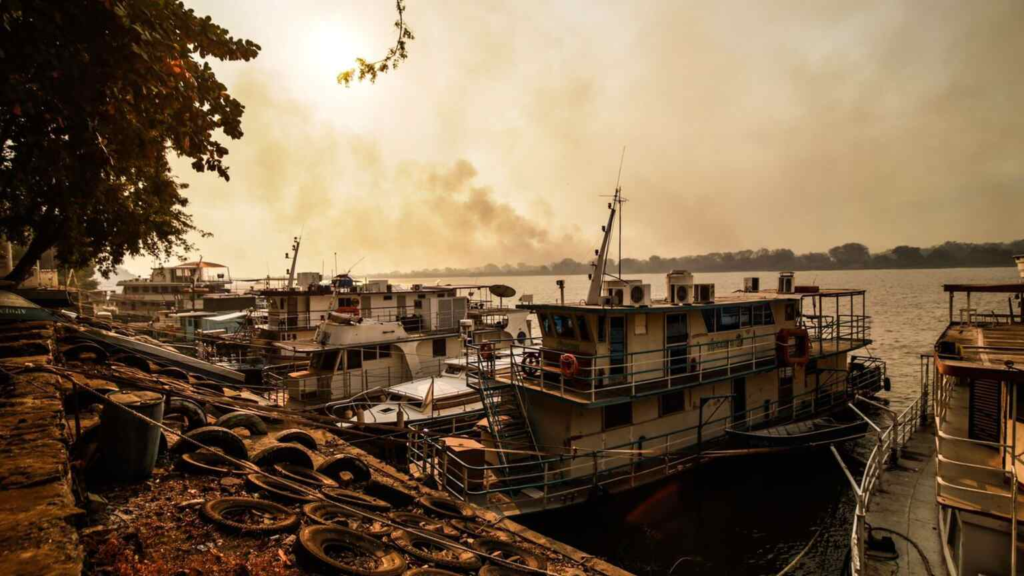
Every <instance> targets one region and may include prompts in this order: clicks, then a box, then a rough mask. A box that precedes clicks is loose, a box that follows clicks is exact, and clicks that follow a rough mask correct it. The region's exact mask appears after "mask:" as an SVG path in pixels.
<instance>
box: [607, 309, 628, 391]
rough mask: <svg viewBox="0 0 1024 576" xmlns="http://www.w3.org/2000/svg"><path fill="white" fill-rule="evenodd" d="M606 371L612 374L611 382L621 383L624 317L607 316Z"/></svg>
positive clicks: (624, 357) (623, 372)
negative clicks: (608, 365) (607, 366)
mask: <svg viewBox="0 0 1024 576" xmlns="http://www.w3.org/2000/svg"><path fill="white" fill-rule="evenodd" d="M608 322H609V324H608V354H609V358H608V363H609V364H610V367H609V369H608V373H609V374H611V375H612V376H614V378H611V379H610V382H612V383H622V382H623V380H624V379H625V378H624V375H625V374H626V317H625V316H611V317H609V318H608Z"/></svg>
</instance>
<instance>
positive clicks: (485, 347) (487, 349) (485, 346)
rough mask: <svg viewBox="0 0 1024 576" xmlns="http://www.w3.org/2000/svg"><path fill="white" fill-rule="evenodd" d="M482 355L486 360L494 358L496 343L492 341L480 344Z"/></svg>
mask: <svg viewBox="0 0 1024 576" xmlns="http://www.w3.org/2000/svg"><path fill="white" fill-rule="evenodd" d="M480 357H481V358H483V359H484V360H490V359H491V358H494V344H492V343H490V342H484V343H482V344H480Z"/></svg>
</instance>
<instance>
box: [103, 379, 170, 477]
mask: <svg viewBox="0 0 1024 576" xmlns="http://www.w3.org/2000/svg"><path fill="white" fill-rule="evenodd" d="M107 401H108V402H107V404H106V405H105V406H104V407H103V413H102V414H101V415H100V449H101V450H102V452H103V463H104V465H105V466H104V468H105V469H106V472H107V474H108V475H109V476H110V479H111V480H115V481H125V482H131V481H135V480H144V479H146V478H149V477H150V476H151V475H152V474H153V466H154V465H156V458H157V456H158V455H159V452H160V428H159V427H158V426H155V425H153V424H150V423H149V422H146V421H145V420H142V419H141V418H139V417H138V416H136V415H135V414H141V415H143V416H145V417H147V418H149V419H151V420H154V421H156V422H161V421H162V420H163V418H164V397H163V395H162V394H157V393H156V392H147V391H134V392H114V393H113V394H110V395H108V396H107Z"/></svg>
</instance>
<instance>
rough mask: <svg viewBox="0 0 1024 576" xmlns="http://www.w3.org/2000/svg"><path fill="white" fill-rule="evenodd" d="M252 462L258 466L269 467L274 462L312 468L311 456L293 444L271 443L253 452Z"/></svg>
mask: <svg viewBox="0 0 1024 576" xmlns="http://www.w3.org/2000/svg"><path fill="white" fill-rule="evenodd" d="M252 462H253V464H256V465H257V466H259V467H260V468H270V467H272V466H273V465H274V464H295V465H296V466H302V467H304V468H309V469H310V470H312V469H313V457H312V456H310V455H309V453H307V452H306V451H305V450H303V449H302V448H301V447H300V446H296V445H295V444H271V445H270V446H267V447H266V448H264V449H263V450H260V451H259V452H257V453H256V454H254V455H253V457H252Z"/></svg>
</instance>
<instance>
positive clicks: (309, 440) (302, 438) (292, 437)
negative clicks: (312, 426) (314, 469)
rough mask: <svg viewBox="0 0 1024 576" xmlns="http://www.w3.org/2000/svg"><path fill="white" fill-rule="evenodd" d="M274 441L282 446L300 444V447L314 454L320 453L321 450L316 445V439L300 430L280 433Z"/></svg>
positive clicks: (295, 429) (294, 429)
mask: <svg viewBox="0 0 1024 576" xmlns="http://www.w3.org/2000/svg"><path fill="white" fill-rule="evenodd" d="M274 440H277V441H278V443H280V444H286V443H292V444H298V445H299V446H302V447H303V448H306V449H307V450H312V451H313V452H318V451H319V450H320V446H319V445H318V444H317V443H316V438H314V437H313V435H312V434H310V433H309V432H306V431H305V430H300V429H299V428H292V429H291V430H285V431H283V432H279V433H278V434H277V435H276V436H274Z"/></svg>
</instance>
